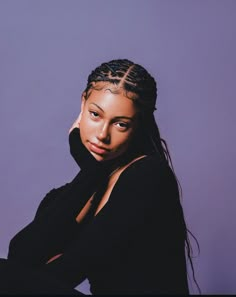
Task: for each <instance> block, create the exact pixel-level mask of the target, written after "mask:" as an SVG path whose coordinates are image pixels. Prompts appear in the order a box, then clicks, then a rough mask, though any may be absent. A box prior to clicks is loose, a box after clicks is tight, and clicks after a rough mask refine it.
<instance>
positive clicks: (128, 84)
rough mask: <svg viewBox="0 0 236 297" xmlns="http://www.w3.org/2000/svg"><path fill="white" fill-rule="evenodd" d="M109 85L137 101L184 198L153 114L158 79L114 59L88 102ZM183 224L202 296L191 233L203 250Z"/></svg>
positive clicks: (94, 79) (98, 72)
mask: <svg viewBox="0 0 236 297" xmlns="http://www.w3.org/2000/svg"><path fill="white" fill-rule="evenodd" d="M107 85H109V89H110V91H111V92H112V93H115V94H118V93H120V92H122V93H123V94H124V95H125V96H126V97H127V98H129V99H131V100H133V101H134V104H135V105H136V106H137V107H138V110H139V113H140V119H139V120H140V121H142V125H140V126H141V127H144V128H142V129H144V133H145V135H146V137H147V138H148V140H149V141H148V145H149V149H150V146H151V148H152V150H154V151H155V152H156V153H158V154H159V155H160V158H161V159H162V160H164V161H166V162H167V163H168V164H169V165H170V167H171V169H172V171H173V174H174V176H175V179H176V182H177V184H178V187H179V190H180V193H181V196H182V188H181V185H180V183H179V181H178V179H177V177H176V175H175V172H174V168H173V163H172V160H171V157H170V153H169V150H168V146H167V143H166V141H165V140H164V139H163V138H161V136H160V132H159V129H158V126H157V124H156V121H155V117H154V114H153V112H154V111H155V110H156V106H155V104H156V99H157V85H156V81H155V79H154V78H153V77H152V76H151V75H150V73H148V71H147V70H146V69H145V68H144V67H142V66H141V65H139V64H136V63H134V62H132V61H130V60H128V59H116V60H111V61H109V62H106V63H102V64H101V65H100V66H98V67H97V68H95V69H94V70H93V71H92V72H91V74H90V75H89V76H88V81H87V86H86V89H85V90H84V93H83V95H84V97H85V99H88V97H89V95H90V94H91V92H92V90H93V89H95V90H102V89H103V88H105V87H106V86H107ZM111 86H112V87H111ZM183 225H184V229H185V230H184V233H185V247H186V252H187V256H188V259H189V261H190V265H191V269H192V273H193V279H194V282H195V284H196V286H197V288H198V291H199V292H200V293H201V290H200V288H199V285H198V283H197V281H196V278H195V273H194V267H193V262H192V258H193V250H192V247H191V244H190V240H189V237H188V233H189V234H191V236H192V237H193V238H194V240H195V241H196V243H197V247H198V251H200V247H199V244H198V241H197V239H196V237H195V236H194V235H193V234H192V233H191V232H190V231H189V230H188V228H187V226H186V223H185V221H184V222H183Z"/></svg>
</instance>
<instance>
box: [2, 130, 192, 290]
mask: <svg viewBox="0 0 236 297" xmlns="http://www.w3.org/2000/svg"><path fill="white" fill-rule="evenodd" d="M78 138H80V137H79V129H77V128H76V129H74V130H73V131H72V132H71V135H70V144H71V153H72V155H73V156H74V157H75V160H76V161H77V163H78V164H79V166H80V167H81V170H80V172H79V174H78V175H77V176H76V177H75V178H74V179H73V180H72V182H70V183H67V184H66V185H64V186H62V187H60V188H58V189H53V190H51V191H50V192H49V193H48V194H47V195H46V196H45V198H44V199H43V200H42V202H41V203H40V205H39V208H38V210H37V213H36V216H35V218H34V220H33V221H32V222H31V223H30V224H29V225H28V226H26V227H25V228H24V229H23V230H22V231H20V232H19V233H18V234H17V235H16V236H15V237H14V238H13V239H12V240H11V242H10V247H9V255H8V259H9V260H8V261H9V262H10V263H13V264H14V265H17V266H18V267H22V266H24V267H25V269H26V270H27V269H28V271H33V275H34V279H37V281H35V289H31V291H30V290H29V291H28V292H29V293H37V292H39V293H58V292H61V293H65V292H66V293H68V294H69V293H75V292H76V290H73V288H74V287H76V286H77V285H78V284H79V283H81V282H82V281H83V280H84V279H86V278H88V280H89V282H90V284H91V292H92V293H93V294H159V293H161V294H165V293H167V294H168V293H170V294H171V293H173V294H180V293H181V294H187V293H188V284H187V273H186V260H185V248H184V247H185V241H184V240H185V236H186V234H185V224H184V218H183V211H182V207H181V205H180V201H179V193H178V186H177V183H176V180H175V178H174V175H173V173H172V170H171V169H170V167H169V166H168V164H167V163H166V162H165V161H162V160H161V158H160V157H159V155H158V154H156V153H150V154H148V156H147V157H144V158H142V159H140V160H138V161H136V162H134V163H132V164H131V165H130V166H129V167H128V168H127V169H126V170H125V171H123V172H122V173H121V175H120V177H119V179H118V181H117V183H116V184H115V186H114V188H113V190H112V192H111V195H110V198H109V200H108V202H107V203H106V205H105V206H104V207H103V208H102V209H101V211H100V212H99V213H98V214H97V215H96V216H95V217H94V216H93V214H91V215H90V216H88V218H87V219H86V220H85V221H83V222H82V223H81V224H78V223H77V222H76V216H77V214H78V213H79V212H80V210H81V209H82V208H83V206H84V205H85V204H86V202H87V201H88V199H89V198H90V197H91V195H92V194H93V193H94V191H97V195H96V196H95V197H96V199H95V202H94V203H98V202H99V199H100V197H101V194H102V191H103V190H104V188H105V187H106V183H107V177H108V175H109V174H110V173H111V172H112V170H113V169H114V168H115V167H116V166H117V162H119V163H120V162H121V159H120V160H118V159H117V160H115V161H108V162H98V161H96V160H95V158H94V157H92V155H91V154H90V153H89V152H88V151H87V150H86V149H85V147H84V146H83V145H82V143H81V140H80V142H78ZM136 155H137V152H136ZM134 156H135V153H134V154H133V153H132V154H130V153H128V154H126V155H125V156H123V157H122V160H123V162H124V163H125V162H127V161H128V160H132V158H133V157H134ZM99 193H100V195H99ZM58 253H62V256H61V257H59V258H58V259H56V260H54V261H52V262H51V263H49V264H45V263H46V262H47V261H48V260H49V259H50V258H51V257H52V256H54V255H56V254H58ZM22 282H23V281H22V280H21V284H22ZM25 286H26V285H25ZM36 287H37V288H36Z"/></svg>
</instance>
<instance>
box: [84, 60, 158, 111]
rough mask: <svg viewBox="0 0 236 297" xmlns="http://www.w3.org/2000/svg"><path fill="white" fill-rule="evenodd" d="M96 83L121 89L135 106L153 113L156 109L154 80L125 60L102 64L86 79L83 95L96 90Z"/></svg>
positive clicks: (144, 71)
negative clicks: (105, 83)
mask: <svg viewBox="0 0 236 297" xmlns="http://www.w3.org/2000/svg"><path fill="white" fill-rule="evenodd" d="M98 82H107V83H110V84H113V85H115V86H116V87H117V88H122V89H123V90H124V91H125V93H126V96H127V97H128V98H130V99H133V100H135V101H136V104H137V105H140V107H142V108H144V109H145V110H147V111H150V112H153V111H154V110H155V109H156V107H155V103H156V98H157V87H156V82H155V80H154V78H153V77H152V76H151V75H150V74H149V73H148V72H147V70H146V69H144V68H143V67H142V66H141V65H139V64H135V63H133V62H131V61H129V60H127V59H123V60H122V59H118V60H112V61H110V62H107V63H102V64H101V65H100V66H99V67H97V68H96V69H95V70H93V71H92V73H91V74H90V75H89V77H88V83H87V87H86V89H85V93H86V94H89V93H88V92H89V90H91V89H96V85H97V83H98Z"/></svg>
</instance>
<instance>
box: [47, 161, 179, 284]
mask: <svg viewBox="0 0 236 297" xmlns="http://www.w3.org/2000/svg"><path fill="white" fill-rule="evenodd" d="M145 159H148V158H143V159H142V160H140V161H138V162H135V163H134V164H132V165H131V166H130V167H128V168H127V169H126V170H125V171H124V172H123V173H122V174H121V176H120V178H119V180H118V181H117V184H116V185H115V187H114V189H113V191H112V193H111V196H110V199H109V201H108V202H107V204H106V205H105V206H104V208H103V209H102V210H101V211H100V212H99V213H98V215H97V216H96V217H95V219H94V220H93V221H92V222H91V224H90V225H89V226H88V227H87V228H86V230H84V232H83V234H82V235H81V236H80V238H79V240H78V241H74V243H73V245H71V246H70V247H69V248H68V249H67V250H66V251H65V252H64V253H63V255H62V256H61V257H60V258H58V259H56V260H55V261H53V262H51V263H49V264H48V265H46V266H44V267H43V268H42V269H43V270H45V271H47V273H52V274H56V275H57V276H58V278H59V279H62V280H67V281H69V282H71V283H72V284H74V285H77V284H78V283H79V277H80V275H81V272H86V271H89V269H90V268H91V267H93V265H94V267H99V263H100V264H101V267H100V269H101V270H103V269H104V267H103V266H102V263H103V262H104V261H105V262H106V261H107V259H111V260H112V257H113V260H114V255H115V251H117V250H120V249H124V248H125V247H127V244H129V242H130V240H131V242H132V238H136V240H137V238H138V236H139V235H141V234H144V233H145V232H147V233H148V232H153V231H154V230H155V236H157V238H159V240H160V242H164V241H165V240H167V239H168V238H169V237H172V239H171V240H173V241H174V237H175V236H177V235H175V231H176V230H178V229H179V228H178V226H177V225H179V224H180V220H179V217H181V213H180V211H181V208H180V204H179V200H178V189H177V185H176V183H175V181H174V178H173V177H172V173H171V171H170V170H169V169H168V168H167V167H166V166H162V165H161V164H160V163H158V162H157V161H156V160H155V159H154V160H153V159H152V158H149V159H148V161H147V160H145ZM153 224H154V229H152V230H148V229H145V228H149V227H150V226H153ZM178 236H179V234H178ZM180 236H181V235H180ZM141 238H142V237H141ZM182 243H183V241H181V244H182ZM160 246H161V244H160ZM172 249H174V247H172ZM160 257H161V255H160ZM97 269H98V268H97Z"/></svg>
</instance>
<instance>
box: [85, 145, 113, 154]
mask: <svg viewBox="0 0 236 297" xmlns="http://www.w3.org/2000/svg"><path fill="white" fill-rule="evenodd" d="M89 149H90V151H92V152H94V153H96V154H101V155H102V154H104V153H106V152H107V151H108V150H107V149H104V148H101V147H99V146H97V145H96V144H95V143H92V142H89Z"/></svg>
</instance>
